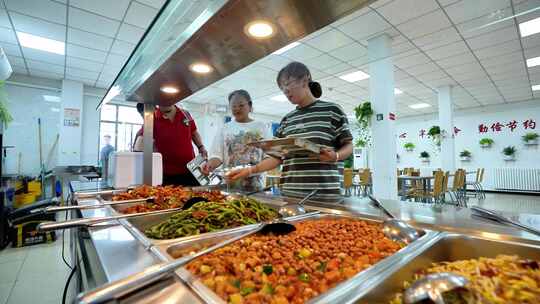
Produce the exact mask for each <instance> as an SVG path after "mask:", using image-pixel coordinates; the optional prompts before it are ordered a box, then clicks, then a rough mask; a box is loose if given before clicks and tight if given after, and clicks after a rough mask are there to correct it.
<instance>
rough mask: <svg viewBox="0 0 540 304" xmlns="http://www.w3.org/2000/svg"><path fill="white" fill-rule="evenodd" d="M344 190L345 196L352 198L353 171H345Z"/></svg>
mask: <svg viewBox="0 0 540 304" xmlns="http://www.w3.org/2000/svg"><path fill="white" fill-rule="evenodd" d="M343 188H345V196H351V189H352V188H353V169H351V168H345V169H343Z"/></svg>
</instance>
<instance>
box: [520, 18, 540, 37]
mask: <svg viewBox="0 0 540 304" xmlns="http://www.w3.org/2000/svg"><path fill="white" fill-rule="evenodd" d="M519 32H520V33H521V37H527V36H530V35H534V34H536V33H538V32H540V18H535V19H533V20H529V21H527V22H522V23H520V24H519Z"/></svg>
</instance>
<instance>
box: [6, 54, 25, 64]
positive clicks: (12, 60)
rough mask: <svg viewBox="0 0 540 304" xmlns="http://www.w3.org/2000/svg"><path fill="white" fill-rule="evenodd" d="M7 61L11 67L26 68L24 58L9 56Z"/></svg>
mask: <svg viewBox="0 0 540 304" xmlns="http://www.w3.org/2000/svg"><path fill="white" fill-rule="evenodd" d="M7 59H8V62H9V64H10V65H11V66H14V65H18V66H24V59H23V58H22V57H18V56H10V55H7Z"/></svg>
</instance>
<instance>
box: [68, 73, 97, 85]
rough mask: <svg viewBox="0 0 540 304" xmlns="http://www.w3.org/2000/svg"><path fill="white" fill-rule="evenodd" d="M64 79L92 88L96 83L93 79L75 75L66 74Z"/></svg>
mask: <svg viewBox="0 0 540 304" xmlns="http://www.w3.org/2000/svg"><path fill="white" fill-rule="evenodd" d="M66 79H69V80H75V81H78V82H82V83H83V84H86V85H89V86H92V87H93V86H94V84H95V82H96V80H95V79H90V78H84V77H78V76H76V75H69V74H66Z"/></svg>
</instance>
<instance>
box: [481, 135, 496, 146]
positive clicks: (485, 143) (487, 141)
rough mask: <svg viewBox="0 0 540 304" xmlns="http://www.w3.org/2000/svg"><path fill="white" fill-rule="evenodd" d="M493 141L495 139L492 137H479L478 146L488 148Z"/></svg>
mask: <svg viewBox="0 0 540 304" xmlns="http://www.w3.org/2000/svg"><path fill="white" fill-rule="evenodd" d="M494 142H495V141H494V140H493V139H491V138H487V137H485V138H482V139H480V147H482V148H489V147H491V145H493V143H494Z"/></svg>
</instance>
